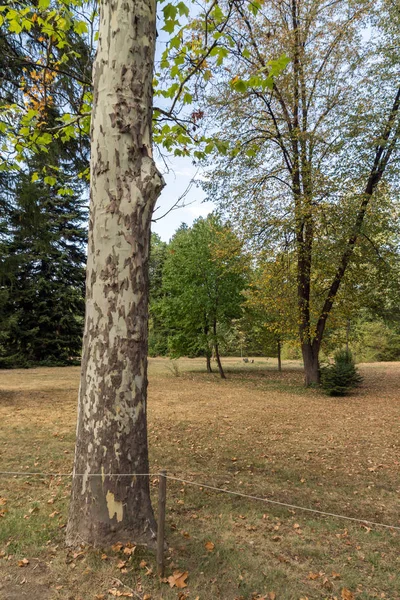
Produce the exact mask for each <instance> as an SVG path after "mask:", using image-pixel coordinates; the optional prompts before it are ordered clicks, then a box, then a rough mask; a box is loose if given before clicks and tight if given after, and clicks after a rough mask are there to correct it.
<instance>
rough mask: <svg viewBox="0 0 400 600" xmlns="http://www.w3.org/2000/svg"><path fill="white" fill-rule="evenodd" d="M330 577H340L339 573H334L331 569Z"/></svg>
mask: <svg viewBox="0 0 400 600" xmlns="http://www.w3.org/2000/svg"><path fill="white" fill-rule="evenodd" d="M332 579H340V573H335V571H332Z"/></svg>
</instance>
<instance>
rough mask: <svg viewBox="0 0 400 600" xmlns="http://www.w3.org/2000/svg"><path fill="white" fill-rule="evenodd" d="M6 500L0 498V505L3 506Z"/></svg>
mask: <svg viewBox="0 0 400 600" xmlns="http://www.w3.org/2000/svg"><path fill="white" fill-rule="evenodd" d="M6 502H7V500H6V499H5V498H0V506H4V505H5V503H6Z"/></svg>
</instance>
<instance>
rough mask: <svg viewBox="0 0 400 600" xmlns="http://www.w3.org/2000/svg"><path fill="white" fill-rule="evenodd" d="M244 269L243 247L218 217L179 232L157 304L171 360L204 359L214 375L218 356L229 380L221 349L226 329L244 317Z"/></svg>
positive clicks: (166, 262)
mask: <svg viewBox="0 0 400 600" xmlns="http://www.w3.org/2000/svg"><path fill="white" fill-rule="evenodd" d="M245 268H246V258H245V257H244V255H243V254H242V244H241V243H240V242H239V240H238V238H237V236H236V235H235V234H234V233H232V231H231V229H230V228H229V226H227V225H222V224H221V223H220V221H219V220H218V219H217V218H216V217H215V216H213V215H210V216H209V217H207V219H198V220H197V221H195V223H194V225H193V227H192V228H186V227H183V228H181V229H179V230H178V231H177V233H176V234H175V236H174V238H173V239H172V241H171V243H170V244H169V247H168V256H167V259H166V261H165V264H164V271H163V298H162V300H161V301H160V302H159V303H158V305H157V311H158V313H159V315H160V317H161V318H162V321H163V323H164V326H165V328H166V329H167V331H168V346H169V349H170V352H171V354H172V356H182V355H189V356H190V355H191V356H197V355H199V354H202V355H205V357H206V362H207V371H208V372H211V356H212V353H213V352H214V353H215V358H216V361H217V364H218V369H219V373H220V375H221V377H222V378H225V374H224V370H223V367H222V363H221V359H220V352H219V346H220V343H221V337H222V336H225V335H226V328H229V326H230V325H231V324H232V322H233V320H235V319H238V318H240V317H241V315H242V308H241V306H242V304H243V301H244V297H243V294H242V291H243V289H244V287H245V285H246V273H245Z"/></svg>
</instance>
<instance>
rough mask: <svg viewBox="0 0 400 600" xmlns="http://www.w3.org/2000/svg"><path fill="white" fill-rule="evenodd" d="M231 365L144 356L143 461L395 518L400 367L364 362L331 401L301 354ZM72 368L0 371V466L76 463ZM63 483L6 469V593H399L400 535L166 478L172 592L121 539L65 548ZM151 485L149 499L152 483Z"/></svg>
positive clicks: (43, 596)
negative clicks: (208, 367)
mask: <svg viewBox="0 0 400 600" xmlns="http://www.w3.org/2000/svg"><path fill="white" fill-rule="evenodd" d="M225 363H226V371H227V375H228V380H227V381H221V380H220V379H219V378H218V376H217V375H211V376H210V375H207V374H206V373H205V372H204V366H205V365H204V364H203V361H201V360H198V359H192V360H189V359H185V360H184V359H180V360H179V366H178V368H179V374H180V377H175V376H174V375H173V374H172V373H171V372H170V371H169V370H168V365H169V361H168V360H164V359H150V385H149V441H150V454H151V465H152V471H154V472H157V471H158V470H159V469H160V468H166V469H167V471H168V473H169V474H171V475H174V476H176V477H181V478H182V479H189V480H194V481H197V482H200V483H208V484H210V485H215V486H216V487H222V488H227V489H231V490H236V491H238V492H241V493H245V494H249V495H255V496H262V497H268V498H271V499H274V500H277V501H279V502H288V503H290V504H297V505H300V506H307V507H311V508H316V509H318V510H323V511H328V512H333V513H339V514H346V515H348V516H353V517H361V518H364V519H369V520H371V521H380V522H386V523H389V524H393V525H396V526H400V520H399V513H398V493H399V483H398V482H399V473H400V469H399V466H400V465H399V454H398V452H399V440H398V423H399V417H400V403H399V400H398V380H399V376H400V365H398V364H395V363H380V364H378V365H376V366H375V365H361V367H360V370H361V372H362V375H363V377H364V383H363V385H362V386H361V388H360V389H359V390H357V391H356V392H355V393H354V394H353V395H352V396H350V397H348V398H346V399H335V398H327V397H326V396H323V395H322V394H321V393H320V392H319V391H318V390H315V389H314V390H304V388H302V373H301V371H300V370H299V364H298V363H296V362H295V361H292V362H290V363H288V365H287V367H286V368H285V370H284V372H283V373H278V372H277V371H276V370H275V366H276V365H275V364H274V363H273V361H272V360H266V359H255V362H254V364H251V363H250V364H244V363H242V361H240V360H239V359H226V361H225ZM78 379H79V368H73V367H67V368H54V369H51V368H42V369H34V370H32V371H26V370H15V371H4V372H0V419H1V423H2V427H1V429H0V462H1V470H16V471H25V470H29V471H39V472H44V471H52V472H64V473H68V472H70V471H71V469H72V461H73V446H74V435H75V420H76V397H77V390H78V383H79V382H78ZM69 490H70V481H69V480H68V479H67V478H43V477H34V478H13V477H12V478H5V477H2V478H1V479H0V497H1V498H3V499H4V500H2V505H1V506H0V514H2V516H1V517H0V556H1V557H2V558H0V599H1V600H3V599H4V600H14V599H15V600H17V599H18V600H19V599H20V598H24V597H25V596H27V597H28V596H29V597H30V600H39V599H40V600H47V599H48V600H56V599H63V600H71V599H73V600H95V598H96V595H97V596H98V597H102V595H104V598H105V600H111V598H113V597H116V596H112V595H111V594H110V593H109V590H114V592H115V591H116V590H117V591H119V592H121V593H122V592H126V593H133V594H134V596H133V597H136V598H137V597H138V598H144V597H145V596H146V594H147V595H148V596H151V598H152V599H153V600H155V599H161V598H163V599H166V600H168V599H174V600H177V599H178V598H179V600H184V599H186V598H187V599H188V600H194V599H195V598H197V597H199V599H200V600H211V599H216V598H217V599H218V598H220V599H222V600H235V599H241V600H247V599H249V600H250V599H252V598H257V597H263V596H264V597H266V598H268V597H274V596H273V594H275V595H276V598H277V600H280V599H285V600H289V599H293V600H300V598H308V599H309V600H319V599H321V600H325V599H330V600H334V598H338V599H340V598H341V596H342V590H343V589H348V590H350V591H351V593H352V594H353V597H354V599H357V600H363V599H367V598H368V599H369V598H386V599H389V600H398V599H399V598H400V575H399V573H400V568H399V567H400V560H399V557H400V535H399V532H398V531H394V530H388V529H379V528H369V527H365V526H363V525H362V524H359V523H352V522H349V521H341V520H337V519H333V518H325V517H318V516H317V515H312V514H310V513H305V512H302V511H299V510H292V509H287V508H283V507H279V506H275V505H272V504H267V503H262V502H259V501H254V500H247V499H244V498H240V497H235V496H228V495H225V494H221V493H218V492H214V491H211V490H207V489H205V488H204V489H201V488H199V487H194V486H190V485H186V484H184V483H182V482H177V481H169V482H168V490H167V539H168V545H169V549H168V552H167V565H168V567H167V571H168V572H167V574H168V576H169V575H171V574H172V573H173V572H174V571H175V570H180V571H188V573H189V575H188V579H187V583H188V587H187V588H184V589H182V590H177V589H176V588H173V589H171V588H170V587H169V585H167V584H165V583H162V582H159V581H158V578H157V577H156V575H155V570H156V569H155V559H154V555H153V554H152V553H150V552H147V551H145V550H143V549H139V548H137V549H136V551H135V552H134V553H133V555H132V556H131V557H128V560H127V561H126V567H125V568H126V572H124V571H122V570H121V569H120V568H119V567H118V564H119V563H120V561H121V560H126V555H124V554H123V553H122V551H120V552H113V551H111V550H109V549H105V550H104V552H103V551H102V550H93V549H90V548H89V549H88V548H83V549H82V551H81V552H80V553H75V554H78V555H77V556H75V557H74V554H73V553H72V554H71V553H70V552H68V551H67V550H66V549H65V548H64V546H63V539H64V525H65V523H66V519H67V509H68V498H69ZM152 493H153V494H154V500H155V501H156V495H157V486H156V483H154V484H152ZM210 542H212V546H210V544H209V543H210ZM207 545H208V546H207ZM23 558H26V559H27V560H28V561H29V563H28V564H27V565H25V566H19V561H21V560H22V559H23ZM120 582H122V583H120ZM130 590H133V591H130ZM179 594H181V595H180V596H179ZM269 595H270V596H269Z"/></svg>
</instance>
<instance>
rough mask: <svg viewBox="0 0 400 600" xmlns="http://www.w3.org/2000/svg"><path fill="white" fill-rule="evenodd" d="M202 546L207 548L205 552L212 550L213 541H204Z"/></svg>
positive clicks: (213, 546)
mask: <svg viewBox="0 0 400 600" xmlns="http://www.w3.org/2000/svg"><path fill="white" fill-rule="evenodd" d="M204 547H205V549H206V550H207V552H212V551H213V550H214V548H215V544H214V543H213V542H206V543H205V544H204Z"/></svg>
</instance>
